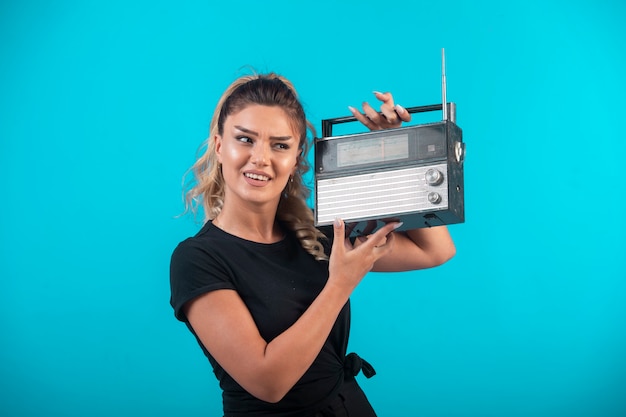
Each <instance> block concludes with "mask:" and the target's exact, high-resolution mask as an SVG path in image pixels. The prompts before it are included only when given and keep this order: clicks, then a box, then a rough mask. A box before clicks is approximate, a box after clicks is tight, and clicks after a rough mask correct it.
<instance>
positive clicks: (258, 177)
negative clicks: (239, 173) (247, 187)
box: [243, 172, 270, 181]
mask: <svg viewBox="0 0 626 417" xmlns="http://www.w3.org/2000/svg"><path fill="white" fill-rule="evenodd" d="M243 175H244V176H246V177H247V178H250V179H253V180H257V181H269V180H270V177H267V176H265V175H259V174H252V173H250V172H245V173H244V174H243Z"/></svg>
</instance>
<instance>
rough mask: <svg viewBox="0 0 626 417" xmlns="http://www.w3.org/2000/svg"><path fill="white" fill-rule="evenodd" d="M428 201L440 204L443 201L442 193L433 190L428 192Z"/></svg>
mask: <svg viewBox="0 0 626 417" xmlns="http://www.w3.org/2000/svg"><path fill="white" fill-rule="evenodd" d="M428 201H430V202H431V203H433V204H439V203H441V195H440V194H439V193H436V192H434V191H431V192H430V193H428Z"/></svg>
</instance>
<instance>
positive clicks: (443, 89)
mask: <svg viewBox="0 0 626 417" xmlns="http://www.w3.org/2000/svg"><path fill="white" fill-rule="evenodd" d="M441 110H442V111H443V120H444V121H446V120H448V103H446V53H445V50H444V48H441Z"/></svg>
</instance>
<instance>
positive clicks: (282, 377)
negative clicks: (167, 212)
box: [184, 221, 398, 402]
mask: <svg viewBox="0 0 626 417" xmlns="http://www.w3.org/2000/svg"><path fill="white" fill-rule="evenodd" d="M397 226H398V224H397V223H392V224H388V225H385V226H384V227H382V228H381V229H380V230H379V231H377V232H376V233H374V234H373V235H371V236H370V237H369V239H368V241H367V242H363V243H361V244H359V245H358V247H357V246H352V245H351V244H350V242H349V240H347V239H345V238H344V236H345V226H344V224H343V222H341V221H338V222H337V224H336V225H335V228H334V237H335V238H334V241H333V247H332V253H331V257H330V260H329V278H328V281H327V283H326V285H325V286H324V288H323V289H322V291H321V293H320V294H319V295H318V297H317V298H316V299H315V300H314V301H313V303H312V304H311V305H310V306H309V308H308V309H307V310H306V311H305V312H304V314H303V315H302V316H301V317H300V318H299V319H298V320H297V321H296V322H295V323H294V324H293V325H292V326H291V327H290V328H288V329H287V330H285V331H284V332H283V333H281V334H280V335H279V336H278V337H276V338H275V339H274V340H269V341H265V340H264V339H263V338H262V337H261V335H260V333H259V330H258V328H257V326H256V324H255V322H254V320H253V318H252V316H251V314H250V312H249V310H248V308H247V307H246V305H245V304H244V302H243V301H242V300H241V298H240V297H239V295H238V294H237V293H236V292H235V291H233V290H218V291H212V292H209V293H207V294H204V295H202V296H200V297H198V298H195V299H194V300H192V301H190V302H189V303H187V305H186V306H185V308H184V312H185V314H186V315H187V318H188V320H189V323H190V324H191V326H192V327H193V329H194V331H195V332H196V334H197V335H198V337H199V338H200V340H201V341H202V344H203V345H204V347H205V348H206V349H207V350H208V351H209V352H210V353H211V355H212V356H213V357H214V358H215V360H216V361H217V362H218V363H219V364H220V365H221V366H222V368H224V370H225V371H226V372H228V374H229V375H230V376H231V377H232V378H233V379H234V380H235V381H237V383H239V385H241V386H242V387H243V388H244V389H245V390H246V391H248V392H249V393H250V394H252V395H254V396H255V397H257V398H259V399H261V400H263V401H267V402H277V401H280V399H281V398H283V397H284V396H285V395H286V394H287V392H288V391H289V390H290V389H291V388H292V387H293V386H294V385H295V384H296V382H297V381H298V380H299V379H300V378H301V377H302V375H304V373H305V372H306V370H307V369H308V368H309V367H310V366H311V364H312V363H313V361H314V360H315V358H316V357H317V355H318V354H319V352H320V350H321V349H322V346H323V345H324V342H325V341H326V339H327V338H328V335H329V334H330V331H331V330H332V327H333V325H334V323H335V321H336V320H337V316H338V315H339V312H340V311H341V309H342V308H343V307H344V305H345V304H346V302H347V300H348V298H349V297H350V294H352V291H353V290H354V288H356V286H357V285H358V284H359V282H360V281H361V279H362V278H363V277H364V276H365V274H366V273H367V272H369V271H370V270H371V269H372V267H373V266H374V264H375V263H376V262H377V261H378V260H379V259H380V258H382V257H384V256H386V255H388V254H389V253H390V252H391V251H392V249H393V243H394V239H393V238H388V237H386V236H387V235H389V234H390V232H391V231H392V230H393V229H394V228H396V227H397Z"/></svg>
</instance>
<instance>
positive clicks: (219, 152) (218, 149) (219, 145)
mask: <svg viewBox="0 0 626 417" xmlns="http://www.w3.org/2000/svg"><path fill="white" fill-rule="evenodd" d="M213 140H214V141H215V155H216V156H217V161H218V162H219V163H220V164H221V163H222V137H221V136H220V135H215V136H213Z"/></svg>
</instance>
